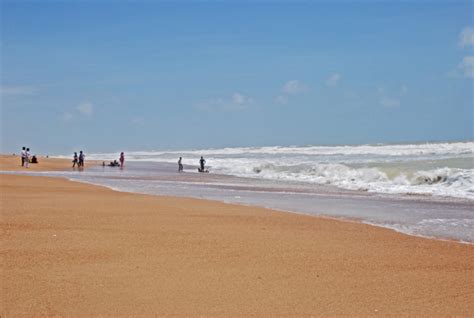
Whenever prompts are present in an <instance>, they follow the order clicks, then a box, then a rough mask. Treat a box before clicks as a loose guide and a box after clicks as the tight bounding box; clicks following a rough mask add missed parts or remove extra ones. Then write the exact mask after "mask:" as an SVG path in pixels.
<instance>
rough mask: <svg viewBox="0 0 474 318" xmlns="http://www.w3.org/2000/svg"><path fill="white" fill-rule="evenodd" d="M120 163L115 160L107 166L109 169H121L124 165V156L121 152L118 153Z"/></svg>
mask: <svg viewBox="0 0 474 318" xmlns="http://www.w3.org/2000/svg"><path fill="white" fill-rule="evenodd" d="M119 161H120V163H119V162H118V161H117V160H114V161H111V162H110V163H109V164H108V166H109V167H121V168H123V167H124V165H125V154H124V153H123V152H121V153H120V158H119ZM102 167H105V161H103V162H102Z"/></svg>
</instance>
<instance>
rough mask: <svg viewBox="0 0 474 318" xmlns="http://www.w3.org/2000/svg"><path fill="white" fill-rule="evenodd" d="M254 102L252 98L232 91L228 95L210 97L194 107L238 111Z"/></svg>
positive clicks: (206, 109) (204, 109) (205, 109)
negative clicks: (230, 94) (224, 96)
mask: <svg viewBox="0 0 474 318" xmlns="http://www.w3.org/2000/svg"><path fill="white" fill-rule="evenodd" d="M252 104H254V100H253V99H252V98H250V97H248V96H245V95H243V94H241V93H234V94H232V96H230V97H226V98H222V97H218V98H211V99H209V100H206V101H204V102H200V103H198V104H196V105H195V108H196V109H198V110H202V111H209V112H211V111H240V110H244V109H246V108H248V107H249V106H251V105H252Z"/></svg>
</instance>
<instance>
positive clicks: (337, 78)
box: [326, 73, 341, 87]
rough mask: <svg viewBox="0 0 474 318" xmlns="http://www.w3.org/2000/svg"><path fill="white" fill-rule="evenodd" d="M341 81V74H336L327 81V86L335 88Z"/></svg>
mask: <svg viewBox="0 0 474 318" xmlns="http://www.w3.org/2000/svg"><path fill="white" fill-rule="evenodd" d="M340 80H341V74H338V73H334V74H332V75H331V76H329V78H328V79H327V80H326V85H327V86H330V87H335V86H337V85H338V84H339V81H340Z"/></svg>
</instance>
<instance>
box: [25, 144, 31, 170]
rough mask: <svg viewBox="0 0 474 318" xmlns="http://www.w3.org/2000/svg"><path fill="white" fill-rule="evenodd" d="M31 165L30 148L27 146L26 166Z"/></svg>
mask: <svg viewBox="0 0 474 318" xmlns="http://www.w3.org/2000/svg"><path fill="white" fill-rule="evenodd" d="M29 167H30V148H26V151H25V168H29Z"/></svg>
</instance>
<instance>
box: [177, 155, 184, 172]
mask: <svg viewBox="0 0 474 318" xmlns="http://www.w3.org/2000/svg"><path fill="white" fill-rule="evenodd" d="M182 160H183V158H181V157H179V160H178V172H183V164H182V163H181V161H182Z"/></svg>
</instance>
